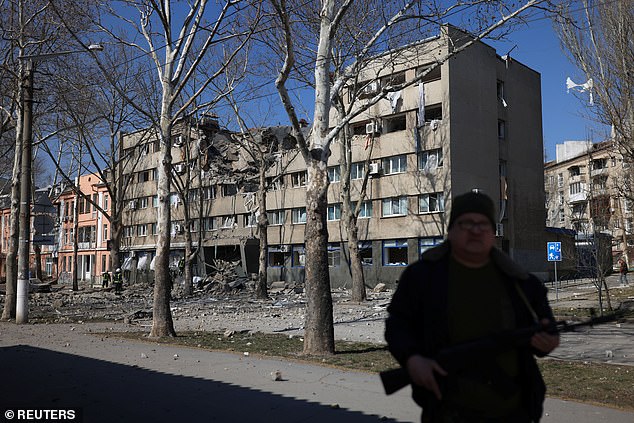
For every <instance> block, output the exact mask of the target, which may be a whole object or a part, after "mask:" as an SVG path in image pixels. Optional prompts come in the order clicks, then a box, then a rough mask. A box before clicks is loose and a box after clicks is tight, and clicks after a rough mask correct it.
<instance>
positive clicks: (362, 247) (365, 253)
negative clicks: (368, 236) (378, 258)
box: [359, 242, 372, 266]
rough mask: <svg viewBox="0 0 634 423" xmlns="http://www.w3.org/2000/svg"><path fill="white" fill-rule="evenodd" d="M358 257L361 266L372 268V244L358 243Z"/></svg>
mask: <svg viewBox="0 0 634 423" xmlns="http://www.w3.org/2000/svg"><path fill="white" fill-rule="evenodd" d="M359 257H361V264H362V265H364V266H372V243H371V242H359Z"/></svg>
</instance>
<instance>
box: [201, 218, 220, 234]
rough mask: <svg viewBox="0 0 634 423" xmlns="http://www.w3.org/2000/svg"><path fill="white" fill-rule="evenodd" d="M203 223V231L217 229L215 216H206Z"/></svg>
mask: <svg viewBox="0 0 634 423" xmlns="http://www.w3.org/2000/svg"><path fill="white" fill-rule="evenodd" d="M203 225H204V229H205V231H215V230H216V229H218V220H217V219H216V218H215V217H206V218H205V220H204V221H203Z"/></svg>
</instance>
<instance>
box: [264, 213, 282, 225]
mask: <svg viewBox="0 0 634 423" xmlns="http://www.w3.org/2000/svg"><path fill="white" fill-rule="evenodd" d="M266 217H267V219H268V220H269V225H283V224H284V210H274V211H270V212H267V213H266Z"/></svg>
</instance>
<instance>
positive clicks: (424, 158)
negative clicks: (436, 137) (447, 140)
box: [418, 148, 443, 172]
mask: <svg viewBox="0 0 634 423" xmlns="http://www.w3.org/2000/svg"><path fill="white" fill-rule="evenodd" d="M442 166H443V156H442V148H434V149H432V150H425V151H421V152H420V153H419V155H418V168H419V169H420V170H424V171H426V172H429V171H431V170H434V169H436V168H439V167H442Z"/></svg>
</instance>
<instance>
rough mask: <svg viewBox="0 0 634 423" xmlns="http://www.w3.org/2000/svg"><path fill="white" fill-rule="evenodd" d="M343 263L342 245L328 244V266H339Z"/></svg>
mask: <svg viewBox="0 0 634 423" xmlns="http://www.w3.org/2000/svg"><path fill="white" fill-rule="evenodd" d="M340 265H341V245H339V244H328V267H339V266H340Z"/></svg>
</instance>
